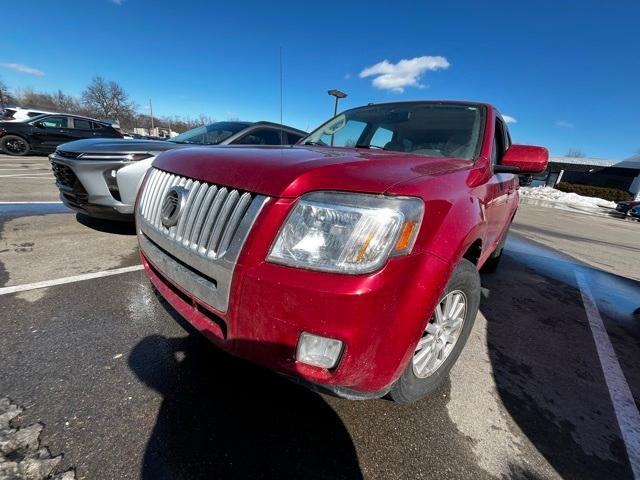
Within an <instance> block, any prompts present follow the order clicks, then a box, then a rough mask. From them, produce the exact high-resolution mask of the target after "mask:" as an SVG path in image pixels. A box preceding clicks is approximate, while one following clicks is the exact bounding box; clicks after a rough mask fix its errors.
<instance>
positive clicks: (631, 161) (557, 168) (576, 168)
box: [534, 155, 640, 200]
mask: <svg viewBox="0 0 640 480" xmlns="http://www.w3.org/2000/svg"><path fill="white" fill-rule="evenodd" d="M534 180H536V183H538V184H540V183H545V184H546V185H548V186H550V187H555V186H556V185H557V184H558V183H560V182H561V181H563V182H568V183H579V184H583V185H593V186H595V187H607V188H617V189H619V190H626V191H627V192H629V193H631V194H632V195H633V196H634V198H635V199H636V200H640V155H635V156H633V157H631V158H628V159H626V160H603V159H600V158H580V157H550V158H549V167H548V168H547V171H545V172H544V173H543V174H541V175H536V176H534Z"/></svg>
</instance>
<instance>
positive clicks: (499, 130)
mask: <svg viewBox="0 0 640 480" xmlns="http://www.w3.org/2000/svg"><path fill="white" fill-rule="evenodd" d="M495 130H496V131H495V134H494V138H493V148H492V150H491V164H492V165H496V164H499V163H500V162H501V161H502V156H503V155H504V152H505V150H506V142H505V138H506V137H505V133H504V125H503V123H502V121H501V120H496V129H495Z"/></svg>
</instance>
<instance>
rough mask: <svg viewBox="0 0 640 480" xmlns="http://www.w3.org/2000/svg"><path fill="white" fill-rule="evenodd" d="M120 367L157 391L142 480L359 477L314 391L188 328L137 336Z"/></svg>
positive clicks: (341, 433) (331, 415) (341, 429)
mask: <svg viewBox="0 0 640 480" xmlns="http://www.w3.org/2000/svg"><path fill="white" fill-rule="evenodd" d="M172 314H173V315H174V316H176V315H177V314H176V313H175V311H174V312H172ZM176 320H177V321H179V322H180V323H181V324H182V325H183V326H185V328H186V325H185V323H186V322H185V321H184V320H182V319H180V318H176ZM188 330H189V331H193V330H192V329H191V328H189V329H188ZM129 366H130V368H131V369H132V370H133V371H134V373H135V374H136V375H137V376H138V377H139V379H140V380H141V381H142V382H144V383H145V384H146V385H147V386H149V387H150V388H153V389H154V390H157V391H158V392H160V393H161V394H162V397H163V400H162V406H161V407H160V411H159V412H158V416H157V421H156V424H155V426H154V429H153V432H152V433H151V436H150V439H149V442H148V444H147V448H146V451H145V454H144V462H143V471H142V475H141V478H143V479H154V480H157V479H196V478H207V479H209V478H216V479H226V478H229V479H231V478H233V479H236V478H252V479H254V478H314V479H315V478H327V479H340V478H349V479H352V478H362V474H361V473H360V467H359V465H358V459H357V456H356V451H355V448H354V446H353V443H352V440H351V437H350V436H349V433H348V432H347V430H346V428H345V426H344V425H343V423H342V421H341V420H340V418H339V417H338V416H337V415H336V413H335V412H334V411H333V410H332V408H331V407H330V406H329V405H328V404H326V403H325V401H324V400H323V399H322V397H321V396H320V395H318V394H316V393H313V392H311V391H310V390H308V389H306V388H304V387H300V386H297V385H295V384H293V383H292V382H290V381H289V380H287V379H285V378H281V377H279V376H277V375H275V374H273V373H271V372H269V371H267V370H265V369H263V368H261V367H258V366H254V365H251V364H249V363H246V362H244V361H242V360H239V359H236V358H233V357H231V356H230V355H227V354H225V353H222V352H220V351H218V350H217V349H216V348H214V347H212V345H211V344H210V343H209V342H208V341H207V340H206V339H205V338H204V337H202V336H201V335H199V334H197V333H192V334H191V335H189V336H187V337H183V338H166V337H163V336H149V337H146V338H145V339H143V340H142V341H141V342H140V343H138V344H137V345H136V347H135V348H134V349H133V351H132V352H131V354H130V356H129Z"/></svg>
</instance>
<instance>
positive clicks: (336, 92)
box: [327, 89, 347, 117]
mask: <svg viewBox="0 0 640 480" xmlns="http://www.w3.org/2000/svg"><path fill="white" fill-rule="evenodd" d="M327 93H328V94H329V95H331V96H332V97H336V104H335V107H334V108H333V116H334V117H335V116H336V115H337V114H338V101H339V100H340V99H341V98H346V97H347V94H346V93H344V92H341V91H340V90H335V89H333V90H329V91H328V92H327Z"/></svg>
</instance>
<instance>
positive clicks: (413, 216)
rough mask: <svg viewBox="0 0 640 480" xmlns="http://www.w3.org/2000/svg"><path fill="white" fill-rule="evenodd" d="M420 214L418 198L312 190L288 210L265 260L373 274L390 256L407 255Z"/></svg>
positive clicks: (420, 202)
mask: <svg viewBox="0 0 640 480" xmlns="http://www.w3.org/2000/svg"><path fill="white" fill-rule="evenodd" d="M423 210H424V203H423V202H422V200H420V199H419V198H408V197H388V196H382V195H368V194H360V193H341V192H314V193H311V194H308V195H305V196H304V197H302V198H301V199H300V200H299V201H298V203H297V204H296V206H295V207H294V208H293V211H292V212H291V213H290V214H289V217H288V218H287V220H286V221H285V223H284V225H283V226H282V228H281V229H280V232H279V233H278V236H277V237H276V240H275V242H274V243H273V245H272V247H271V252H270V253H269V257H268V260H269V261H270V262H273V263H280V264H283V265H289V266H292V267H299V268H308V269H312V270H322V271H325V272H339V273H350V274H359V273H368V272H373V271H374V270H377V269H379V268H380V267H382V265H384V263H385V262H386V261H387V259H388V258H389V256H392V255H406V254H408V253H409V252H411V248H412V247H413V244H414V242H415V239H416V235H417V234H418V230H419V228H420V222H421V221H422V213H423Z"/></svg>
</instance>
